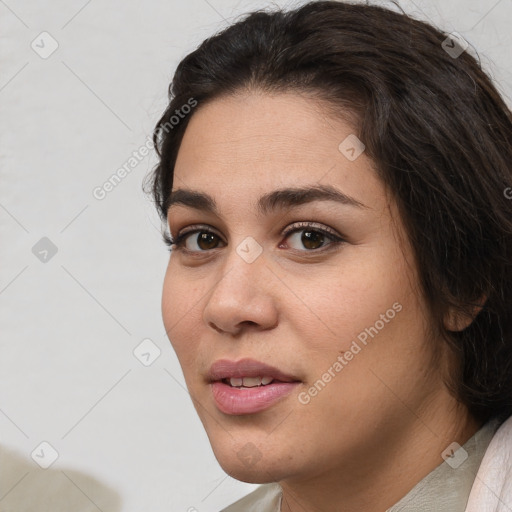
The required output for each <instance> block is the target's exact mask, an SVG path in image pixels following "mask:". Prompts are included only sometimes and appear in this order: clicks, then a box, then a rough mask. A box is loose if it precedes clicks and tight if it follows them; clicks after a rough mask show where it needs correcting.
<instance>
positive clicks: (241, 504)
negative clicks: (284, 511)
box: [221, 483, 281, 512]
mask: <svg viewBox="0 0 512 512" xmlns="http://www.w3.org/2000/svg"><path fill="white" fill-rule="evenodd" d="M280 508H281V487H280V485H279V484H276V483H272V484H263V485H260V486H259V487H258V488H257V489H255V490H254V491H253V492H251V493H250V494H248V495H247V496H244V497H243V498H242V499H240V500H238V501H236V502H235V503H233V504H232V505H229V506H228V507H227V508H224V509H222V511H221V512H279V510H280Z"/></svg>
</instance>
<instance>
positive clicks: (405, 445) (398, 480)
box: [280, 396, 481, 512]
mask: <svg viewBox="0 0 512 512" xmlns="http://www.w3.org/2000/svg"><path fill="white" fill-rule="evenodd" d="M444 398H445V402H444V403H443V404H438V406H436V407H435V411H432V408H429V410H428V411H423V412H422V413H421V414H420V415H419V416H416V415H414V417H412V418H410V417H409V418H408V419H407V421H401V422H400V424H399V426H398V430H399V431H398V432H397V426H396V425H394V426H393V428H390V431H389V436H388V437H386V441H385V442H382V443H380V446H379V447H378V448H377V449H375V447H374V446H373V447H372V448H371V450H368V452H367V453H364V450H361V451H360V452H359V453H358V455H357V456H352V457H351V458H350V459H348V458H345V460H342V461H340V464H338V465H336V466H335V467H333V468H330V469H328V470H326V471H325V472H323V473H322V474H317V475H314V476H311V475H308V476H306V477H304V476H301V477H299V478H294V479H287V480H285V481H282V482H280V484H281V487H282V489H283V499H282V505H281V512H325V511H326V510H333V511H334V510H336V511H343V512H374V511H375V510H387V509H388V508H390V507H392V506H393V505H394V504H395V503H397V502H398V501H399V500H400V499H401V498H402V497H403V496H405V495H406V494H407V493H408V492H409V491H410V490H411V489H412V488H413V487H414V486H415V485H416V484H417V483H418V482H420V481H421V480H422V479H423V478H424V477H425V476H427V475H428V474H429V473H430V472H431V471H433V470H434V469H435V468H436V467H437V466H439V464H441V463H442V462H443V458H442V455H441V454H442V453H443V451H444V450H445V449H446V448H447V447H448V446H449V445H450V444H451V443H452V442H454V441H456V442H457V443H459V444H460V445H461V446H462V445H463V444H464V443H465V442H466V441H467V440H468V439H469V438H471V437H472V436H473V434H475V433H476V432H477V431H478V429H479V428H480V427H481V424H480V423H478V422H477V421H475V420H474V419H473V418H472V417H471V416H470V415H469V414H468V412H467V409H466V408H462V407H460V406H457V404H456V403H455V402H454V400H453V399H452V398H451V397H446V396H445V397H444ZM447 402H448V403H447ZM448 411H451V413H448ZM433 413H436V414H433ZM408 414H409V415H410V416H412V414H411V413H410V411H409V412H408ZM402 425H404V426H402Z"/></svg>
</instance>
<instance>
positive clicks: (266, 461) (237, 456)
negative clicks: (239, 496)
mask: <svg viewBox="0 0 512 512" xmlns="http://www.w3.org/2000/svg"><path fill="white" fill-rule="evenodd" d="M259 446H260V447H261V444H260V445H259ZM212 448H213V452H214V454H215V458H216V459H217V461H218V462H219V464H220V466H221V467H222V469H223V470H224V471H225V472H226V473H227V474H228V475H229V476H231V477H233V478H235V479H236V480H240V481H241V482H247V483H250V484H265V483H270V482H277V481H279V480H282V479H283V477H284V475H283V473H284V471H283V469H284V468H282V467H281V464H282V462H283V459H282V458H281V457H279V455H278V454H277V453H275V451H273V450H271V449H270V448H267V449H265V447H264V448H263V449H260V448H258V447H257V446H256V444H254V443H253V442H251V441H250V440H248V439H247V440H240V441H237V442H235V443H232V445H231V446H228V445H227V444H226V445H223V446H219V445H218V444H217V445H216V444H215V443H212Z"/></svg>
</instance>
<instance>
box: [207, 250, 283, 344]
mask: <svg viewBox="0 0 512 512" xmlns="http://www.w3.org/2000/svg"><path fill="white" fill-rule="evenodd" d="M277 283H278V280H277V279H276V277H275V276H274V275H273V273H272V272H271V271H270V269H269V268H268V267H267V264H266V261H265V254H264V252H262V253H261V254H260V255H259V256H258V257H257V258H256V259H255V260H254V261H252V262H250V263H249V262H248V261H246V260H245V259H244V258H243V257H242V256H240V254H239V253H237V252H236V250H235V249H233V251H232V252H231V253H230V254H229V256H228V257H227V259H226V262H225V265H223V266H222V267H219V275H218V278H217V282H216V284H215V285H214V286H213V288H212V289H211V290H210V294H209V296H208V298H207V300H206V303H205V307H204V310H203V320H204V322H205V323H206V325H208V326H209V327H211V328H212V329H214V330H215V331H217V332H221V333H228V334H231V335H234V336H236V335H237V334H239V333H240V332H241V331H243V330H244V329H247V328H251V329H256V330H266V329H270V328H273V327H275V326H276V324H277V321H278V309H277V301H276V296H275V290H276V289H278V288H277Z"/></svg>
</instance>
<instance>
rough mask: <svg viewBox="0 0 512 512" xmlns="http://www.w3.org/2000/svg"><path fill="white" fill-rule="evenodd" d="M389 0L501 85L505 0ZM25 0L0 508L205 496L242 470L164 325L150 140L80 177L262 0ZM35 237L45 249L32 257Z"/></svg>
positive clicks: (1, 313) (15, 34)
mask: <svg viewBox="0 0 512 512" xmlns="http://www.w3.org/2000/svg"><path fill="white" fill-rule="evenodd" d="M374 3H377V2H374ZM378 3H381V4H384V5H386V2H384V1H382V2H378ZM400 3H401V5H402V7H403V8H404V9H405V10H406V11H407V12H408V13H411V14H413V15H414V16H416V17H418V18H420V19H425V20H427V21H431V22H433V23H435V24H436V25H437V26H439V27H441V28H442V29H444V30H445V31H446V32H452V31H457V32H459V33H460V34H462V35H463V36H464V37H465V38H466V39H467V40H468V41H469V43H470V44H471V45H473V46H474V47H475V48H476V49H477V50H478V53H479V55H480V57H481V59H482V64H483V66H484V68H485V69H486V70H487V71H488V72H489V73H490V74H491V75H492V76H493V77H495V80H496V82H497V84H498V87H499V90H500V91H501V92H502V93H503V94H504V95H505V96H506V97H507V98H510V97H512V62H511V57H510V55H511V51H512V35H511V34H512V32H511V30H510V25H511V22H512V0H501V1H498V0H471V1H469V0H450V1H446V0H435V1H434V0H415V1H414V2H413V1H412V0H407V1H401V2H400ZM41 4H42V3H40V2H37V1H36V0H25V1H16V0H6V1H5V2H4V1H0V37H1V43H0V59H1V61H0V119H1V133H0V172H1V177H0V180H1V181H0V237H1V244H2V245H1V247H2V250H1V252H0V255H1V259H0V328H1V330H0V333H1V334H0V343H1V357H0V375H1V385H0V436H1V437H0V446H2V447H3V449H4V451H5V450H6V449H8V450H10V455H9V457H6V458H4V459H3V462H2V469H1V475H2V481H1V483H0V509H1V510H11V509H10V508H9V507H12V510H17V511H18V512H20V511H21V510H25V508H24V505H21V504H20V503H22V502H23V503H24V501H23V500H26V499H27V496H29V495H32V496H37V495H38V493H40V492H41V493H42V494H44V489H46V490H47V492H49V491H48V489H53V487H52V485H53V486H55V489H57V490H56V491H53V490H52V491H51V492H52V493H53V494H57V495H58V496H59V497H60V499H61V501H63V502H66V500H67V503H68V505H69V503H71V502H72V500H76V505H74V506H75V508H74V509H73V510H79V509H80V510H82V509H83V510H100V511H103V512H117V511H120V510H123V511H126V512H140V511H151V512H164V511H172V512H179V511H183V512H185V511H187V510H192V508H191V507H194V509H195V510H197V511H198V512H216V511H218V510H220V509H221V508H222V507H223V506H226V505H227V504H229V503H231V502H233V501H235V500H236V499H237V498H239V497H241V496H242V495H245V494H246V493H247V492H249V491H250V490H252V489H253V488H255V487H256V486H254V485H249V484H244V483H241V482H238V481H236V480H234V479H232V478H231V477H228V476H227V475H226V474H225V473H224V472H223V471H222V469H221V468H220V466H219V465H218V463H217V462H216V460H215V458H214V456H213V454H212V451H211V448H210V445H209V443H208V439H207V437H206V434H205V433H204V431H203V428H202V425H201V423H200V422H199V420H198V418H197V416H196V413H195V410H194V408H193V406H192V403H191V401H190V399H189V396H188V394H187V393H186V391H185V390H184V388H183V376H182V373H181V370H180V367H179V364H178V361H177V359H176V357H175V355H174V353H173V352H172V350H171V346H170V343H169V341H168V339H167V337H166V335H165V330H164V327H163V323H162V320H161V312H160V297H161V289H162V280H163V275H164V271H165V267H166V263H167V259H168V253H167V251H166V248H165V247H164V245H163V243H162V242H161V240H160V233H159V229H160V222H159V219H158V217H157V215H156V212H155V211H154V208H153V206H152V204H151V201H150V199H149V198H148V197H145V196H144V194H143V193H142V191H141V183H142V180H143V177H144V176H145V175H146V174H147V173H148V171H149V170H150V169H151V168H152V167H153V166H154V164H155V162H156V160H155V157H154V154H153V153H151V154H150V156H147V157H146V158H145V159H143V160H142V161H141V162H140V163H139V164H138V165H137V166H136V167H135V168H134V169H133V170H132V171H131V173H130V174H129V175H128V176H127V177H126V178H125V179H124V180H123V181H122V182H121V183H120V184H119V185H118V186H117V187H116V188H115V189H114V190H112V191H111V192H110V193H109V194H108V195H107V196H106V197H105V198H104V199H103V200H98V199H95V197H94V196H93V194H92V191H93V189H94V188H95V187H98V186H101V185H102V184H103V183H104V182H105V181H106V180H108V178H109V177H110V176H111V175H112V174H113V173H114V172H115V171H116V170H117V169H118V168H119V167H121V166H122V165H123V164H125V163H126V162H127V161H128V159H129V158H130V157H131V156H132V152H133V151H136V150H137V149H138V148H139V147H140V146H142V145H143V144H144V143H145V142H146V140H147V137H148V135H150V134H151V131H152V129H153V126H154V124H155V122H156V121H157V119H158V117H159V116H160V114H161V113H162V112H163V110H164V108H165V106H166V104H167V97H166V93H167V86H168V84H169V81H170V79H171V77H172V74H173V72H174V69H175V67H176V65H177V64H178V62H179V61H180V60H181V59H182V58H183V57H184V56H185V55H186V54H187V53H189V52H190V51H192V50H193V49H195V47H196V46H197V45H198V44H199V43H200V42H201V41H202V40H203V39H204V38H205V37H207V36H209V35H211V34H213V33H214V32H216V31H217V30H219V29H221V28H223V27H224V26H226V24H227V23H228V22H230V21H232V20H233V19H234V18H235V17H236V16H238V15H240V14H242V13H244V12H246V11H248V10H251V9H253V8H259V7H265V6H270V5H271V3H270V2H265V1H254V2H248V1H235V0H208V1H206V0H190V1H187V2H183V1H179V0H167V1H165V0H152V1H150V2H143V1H142V0H132V1H122V0H105V1H99V0H89V1H86V0H73V1H71V0H67V1H64V0H52V1H51V2H46V3H45V4H44V6H42V5H41ZM275 4H277V5H280V6H285V5H296V3H291V2H284V1H279V2H275ZM43 31H47V32H49V34H51V36H52V37H53V38H54V39H55V40H56V41H57V42H58V45H59V46H58V49H57V50H56V51H55V52H54V53H53V54H52V55H51V56H49V57H48V58H46V59H43V58H41V57H40V56H39V55H38V54H37V53H36V52H35V51H34V50H33V49H32V48H31V43H32V41H33V40H36V43H37V41H40V36H39V34H40V33H41V32H43ZM38 38H39V39H38ZM48 41H49V40H47V42H46V48H48V46H47V45H48V44H49V42H48ZM39 44H40V45H41V43H39ZM507 101H508V103H509V105H510V104H511V102H510V100H508V99H507ZM42 237H48V238H49V239H50V240H51V241H52V242H53V244H55V246H56V247H57V250H58V252H57V253H56V254H55V256H53V257H52V258H51V259H50V260H49V261H47V262H46V263H43V262H41V261H40V260H39V259H38V258H36V256H35V255H34V254H33V252H32V247H33V246H34V245H35V244H36V243H37V242H38V241H39V240H40V239H41V238H42ZM146 338H150V339H151V340H152V341H153V342H154V343H155V344H156V345H157V346H158V347H159V348H160V350H161V355H160V357H159V358H158V359H157V360H156V361H155V362H154V363H153V364H152V365H151V366H148V367H145V366H144V365H143V364H141V362H140V361H139V360H138V359H136V358H135V357H134V355H133V350H134V348H135V347H136V346H137V345H138V344H139V343H140V342H141V341H142V340H143V339H146ZM42 441H47V442H49V443H50V444H51V445H52V446H53V447H54V448H55V450H56V451H57V452H58V455H59V456H58V459H57V460H56V462H55V463H54V464H53V465H52V466H51V468H50V469H47V470H43V469H40V468H39V466H37V465H36V463H35V462H34V461H33V460H32V459H31V453H32V451H33V450H34V449H35V448H36V447H38V446H39V444H40V443H41V442H42ZM39 453H40V452H39ZM49 455H50V454H49V452H48V450H47V451H46V454H45V455H44V456H45V457H49ZM41 457H42V456H41ZM42 494H41V496H42ZM20 500H21V501H20ZM80 500H81V501H80ZM43 501H44V498H41V501H40V503H43ZM15 503H19V504H18V505H14V504H15ZM73 503H75V502H73ZM80 507H82V508H80ZM42 509H43V508H40V510H42ZM64 509H66V508H65V507H64V508H63V510H64ZM27 510H28V508H27ZM52 510H60V508H59V507H58V505H56V504H54V505H53V508H52Z"/></svg>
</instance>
